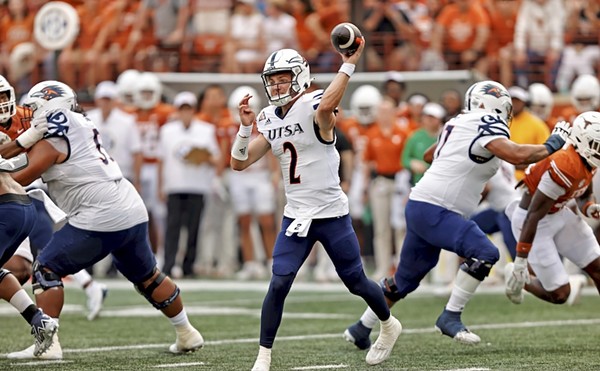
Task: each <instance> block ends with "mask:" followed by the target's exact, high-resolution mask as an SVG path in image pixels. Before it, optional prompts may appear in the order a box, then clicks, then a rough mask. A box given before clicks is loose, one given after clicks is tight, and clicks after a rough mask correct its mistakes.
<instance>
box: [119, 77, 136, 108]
mask: <svg viewBox="0 0 600 371" xmlns="http://www.w3.org/2000/svg"><path fill="white" fill-rule="evenodd" d="M139 76H140V72H139V71H138V70H125V71H123V72H121V74H120V75H119V77H117V89H118V94H119V100H120V101H121V103H123V104H126V105H128V106H134V105H135V102H134V98H133V96H134V92H135V85H136V84H137V81H138V78H139Z"/></svg>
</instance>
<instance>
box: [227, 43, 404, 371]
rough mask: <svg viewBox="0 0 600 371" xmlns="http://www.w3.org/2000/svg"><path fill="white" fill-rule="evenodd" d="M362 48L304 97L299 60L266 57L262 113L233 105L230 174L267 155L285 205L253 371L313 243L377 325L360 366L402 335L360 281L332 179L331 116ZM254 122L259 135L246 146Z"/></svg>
mask: <svg viewBox="0 0 600 371" xmlns="http://www.w3.org/2000/svg"><path fill="white" fill-rule="evenodd" d="M362 41H363V42H362V43H361V46H360V48H359V49H358V51H357V52H356V53H355V54H353V55H352V56H350V57H347V56H345V55H342V59H343V61H344V64H342V67H341V68H340V71H339V72H338V74H337V75H336V76H335V78H334V79H333V81H332V82H331V84H330V85H329V86H328V87H327V89H326V90H325V91H323V90H316V91H314V92H311V93H305V90H306V89H307V88H308V87H309V86H310V83H311V78H310V70H309V66H308V63H307V62H306V60H305V59H304V58H303V57H302V56H301V55H300V54H298V52H297V51H295V50H292V49H282V50H278V51H275V52H273V53H272V54H271V55H270V56H269V57H268V58H267V61H266V63H265V67H264V69H263V73H262V80H263V84H264V87H265V90H266V94H267V98H268V99H269V102H270V105H269V106H268V107H266V108H264V109H263V110H262V111H261V112H260V114H259V115H258V116H256V114H255V112H254V111H252V109H251V108H250V105H249V100H250V98H251V96H250V95H246V96H245V97H244V98H242V100H241V101H240V103H239V114H240V120H241V125H240V130H239V132H238V135H237V137H236V139H235V141H234V143H233V146H232V149H231V157H232V159H231V167H232V168H233V169H234V170H244V169H246V168H247V167H248V166H250V165H252V164H253V163H255V162H256V161H258V160H259V159H260V158H261V157H263V156H264V155H265V154H266V153H267V151H269V150H271V151H272V152H273V154H274V155H275V157H276V158H277V159H278V160H279V163H280V166H281V172H282V175H283V182H284V188H285V195H286V199H287V204H286V206H285V209H284V212H283V222H282V230H281V232H280V233H279V235H278V237H277V240H276V242H275V247H274V249H273V275H272V277H271V282H270V285H269V289H268V292H267V295H266V297H265V300H264V302H263V306H262V313H261V325H260V347H259V352H258V357H257V358H256V362H255V363H254V366H253V368H252V370H253V371H268V370H269V368H270V365H271V348H272V347H273V342H274V341H275V335H276V334H277V329H278V328H279V325H280V323H281V318H282V315H283V305H284V301H285V298H286V296H287V294H288V293H289V291H290V288H291V286H292V283H293V282H294V278H295V277H296V274H297V273H298V270H299V269H300V267H301V266H302V264H303V263H304V261H305V260H306V258H307V257H308V254H309V253H310V251H311V249H312V247H313V245H314V244H315V242H316V241H319V242H321V243H322V245H323V247H324V248H325V251H327V254H328V255H329V257H330V258H331V260H332V261H333V264H334V265H335V268H336V271H337V272H338V275H339V276H340V278H341V280H342V282H343V283H344V285H346V287H347V288H348V290H349V291H350V292H351V293H353V294H355V295H359V296H361V297H362V298H363V299H364V300H365V301H366V302H367V304H368V305H369V306H370V307H372V308H373V312H374V313H376V314H375V317H376V318H377V319H378V320H380V321H381V332H380V334H379V338H378V339H377V342H376V343H375V345H374V346H373V348H372V349H371V352H369V354H367V357H366V361H367V363H369V364H378V363H381V362H383V361H384V360H385V359H387V358H388V357H389V355H390V352H391V350H392V348H393V346H394V344H395V342H396V339H397V338H398V336H399V335H400V332H401V330H402V326H401V325H400V322H399V321H398V320H397V319H396V318H394V317H393V316H391V315H390V311H389V308H388V307H387V305H386V303H385V299H384V297H383V294H382V292H381V290H380V289H379V287H378V286H377V284H376V283H375V282H373V281H370V280H369V279H368V278H367V277H366V276H365V273H364V271H363V266H362V262H361V259H360V249H359V245H358V240H357V238H356V234H355V233H354V230H353V229H352V222H351V219H350V216H349V209H348V198H347V197H346V195H345V194H344V192H343V191H342V188H341V186H340V178H339V175H338V174H339V171H338V170H339V166H340V156H339V154H338V152H337V150H336V148H335V141H336V138H335V132H334V125H335V111H336V107H337V106H338V104H339V103H340V101H341V99H342V97H343V94H344V91H345V90H346V86H347V85H348V80H349V79H350V76H351V75H352V73H353V72H354V67H355V64H356V62H358V58H359V57H360V55H361V54H362V51H363V49H364V39H363V40H362ZM255 121H256V123H257V126H258V131H259V133H260V134H259V135H258V136H257V137H255V138H254V139H252V141H251V142H250V135H251V134H252V126H253V124H254V122H255Z"/></svg>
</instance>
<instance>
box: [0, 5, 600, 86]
mask: <svg viewBox="0 0 600 371" xmlns="http://www.w3.org/2000/svg"><path fill="white" fill-rule="evenodd" d="M65 2H68V3H70V4H71V5H73V6H74V7H75V8H76V9H77V13H78V15H79V17H80V33H79V36H78V37H77V38H76V40H75V41H74V42H73V44H72V45H70V46H69V47H67V48H65V49H64V50H62V51H60V52H58V53H48V52H44V50H43V49H41V48H40V47H39V46H38V45H36V43H35V41H34V38H33V31H32V30H33V23H34V16H35V14H36V12H37V11H38V10H39V9H40V7H41V6H42V5H43V4H44V3H45V1H42V0H4V1H1V2H0V45H1V46H0V54H1V55H2V58H1V59H0V60H1V62H0V73H2V74H4V75H6V76H7V77H8V78H9V79H10V80H11V81H14V82H15V83H14V84H15V86H16V87H17V90H19V91H20V92H23V91H24V90H26V89H27V88H28V87H29V86H30V84H31V81H32V80H36V79H38V78H39V77H40V76H41V77H43V78H59V79H60V80H61V81H64V82H66V83H68V84H69V85H71V86H75V87H77V90H78V91H89V92H91V91H92V90H93V87H94V86H95V85H96V84H97V83H98V82H100V81H103V80H114V79H115V78H116V76H118V75H119V74H120V73H121V72H122V71H124V70H126V69H130V68H133V69H137V70H140V71H154V72H166V71H170V72H221V73H256V72H259V71H260V70H261V69H262V65H263V61H264V58H265V57H266V56H267V55H269V54H270V53H271V52H272V51H273V50H276V49H279V48H284V47H289V48H295V49H298V50H299V51H300V53H301V54H302V55H304V56H305V57H306V58H307V59H308V60H309V62H310V65H311V68H312V69H313V72H332V71H334V70H335V69H336V68H337V66H338V62H339V61H338V60H337V59H339V57H338V56H337V54H336V53H335V52H334V50H333V48H331V46H330V41H329V33H330V31H331V30H332V28H333V27H334V26H335V25H336V24H338V23H340V22H343V21H352V22H354V23H355V24H357V25H358V26H359V28H360V29H361V30H362V31H363V32H364V33H365V35H366V37H367V40H368V41H367V42H368V44H367V51H366V58H365V65H364V66H362V70H364V71H387V70H397V71H402V70H404V71H416V70H444V69H475V70H477V71H478V72H480V73H481V74H482V75H483V76H488V77H489V78H492V79H495V80H497V81H499V82H501V83H502V84H504V85H505V86H512V85H519V86H522V87H527V86H528V85H529V84H531V83H534V82H541V83H544V84H545V85H547V86H549V87H550V88H551V89H552V91H555V92H556V91H558V92H566V91H567V90H568V88H569V86H570V84H571V83H572V81H573V80H574V79H575V78H576V77H577V76H578V75H581V74H595V73H597V72H598V66H599V60H600V46H599V32H600V24H599V23H600V1H598V0H586V1H582V0H569V1H565V0H362V1H361V2H353V1H348V0H290V1H286V0H164V1H158V0H141V1H140V0H137V1H136V0H108V1H98V0H87V1H82V0H69V1H67V0H65Z"/></svg>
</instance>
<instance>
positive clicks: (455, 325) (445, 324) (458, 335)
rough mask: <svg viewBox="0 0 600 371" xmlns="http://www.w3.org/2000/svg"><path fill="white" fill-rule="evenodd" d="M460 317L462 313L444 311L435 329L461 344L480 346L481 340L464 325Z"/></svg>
mask: <svg viewBox="0 0 600 371" xmlns="http://www.w3.org/2000/svg"><path fill="white" fill-rule="evenodd" d="M460 315H461V312H452V311H449V310H447V309H444V311H443V312H442V314H440V316H439V317H438V319H437V321H436V322H435V328H436V329H437V330H438V331H439V332H441V333H442V334H443V335H446V336H450V337H451V338H453V339H454V340H456V341H457V342H459V343H462V344H468V345H474V344H478V343H479V342H480V341H481V338H480V337H479V336H477V335H476V334H474V333H472V332H471V331H469V329H468V328H467V327H466V326H465V325H463V323H462V321H461V319H460Z"/></svg>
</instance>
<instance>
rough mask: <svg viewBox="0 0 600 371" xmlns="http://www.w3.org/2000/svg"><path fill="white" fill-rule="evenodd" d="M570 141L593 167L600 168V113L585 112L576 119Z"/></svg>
mask: <svg viewBox="0 0 600 371" xmlns="http://www.w3.org/2000/svg"><path fill="white" fill-rule="evenodd" d="M570 139H571V141H572V142H573V144H574V146H575V150H576V151H577V153H579V155H580V156H581V157H583V158H585V160H586V161H587V163H588V164H590V165H591V166H593V167H600V113H599V112H594V111H589V112H584V113H582V114H580V115H579V116H577V118H575V121H573V126H572V128H571V135H570Z"/></svg>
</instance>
